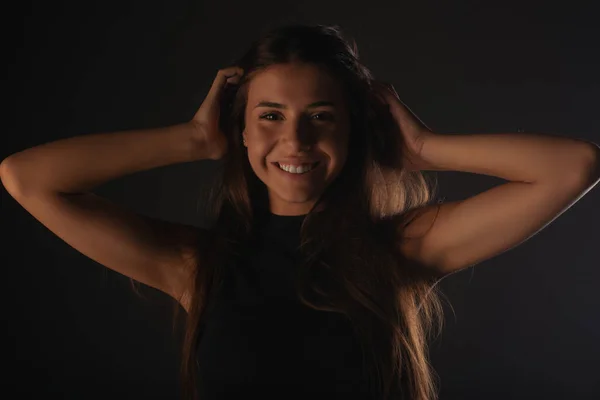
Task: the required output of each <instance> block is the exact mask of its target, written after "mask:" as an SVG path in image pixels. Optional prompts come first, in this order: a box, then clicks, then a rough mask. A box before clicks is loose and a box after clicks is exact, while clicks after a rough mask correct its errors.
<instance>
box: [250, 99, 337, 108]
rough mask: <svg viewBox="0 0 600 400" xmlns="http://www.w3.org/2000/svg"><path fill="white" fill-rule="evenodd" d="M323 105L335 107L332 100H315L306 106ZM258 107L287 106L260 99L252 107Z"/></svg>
mask: <svg viewBox="0 0 600 400" xmlns="http://www.w3.org/2000/svg"><path fill="white" fill-rule="evenodd" d="M324 106H331V107H335V104H334V103H333V102H332V101H317V102H314V103H311V104H309V105H308V106H307V107H306V108H316V107H324ZM258 107H272V108H283V109H286V108H287V106H286V105H284V104H280V103H274V102H272V101H261V102H260V103H258V104H257V105H256V106H255V107H254V108H258Z"/></svg>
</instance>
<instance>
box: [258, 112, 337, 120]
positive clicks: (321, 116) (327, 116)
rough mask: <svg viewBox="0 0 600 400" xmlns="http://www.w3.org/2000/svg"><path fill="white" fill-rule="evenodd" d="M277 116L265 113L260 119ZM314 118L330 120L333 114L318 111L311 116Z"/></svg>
mask: <svg viewBox="0 0 600 400" xmlns="http://www.w3.org/2000/svg"><path fill="white" fill-rule="evenodd" d="M275 117H277V118H278V117H279V115H277V114H275V113H268V114H263V115H261V116H260V119H265V120H267V121H275ZM311 118H312V119H315V120H317V121H329V120H332V119H333V116H332V115H331V114H330V113H327V112H325V113H318V114H314V115H312V116H311Z"/></svg>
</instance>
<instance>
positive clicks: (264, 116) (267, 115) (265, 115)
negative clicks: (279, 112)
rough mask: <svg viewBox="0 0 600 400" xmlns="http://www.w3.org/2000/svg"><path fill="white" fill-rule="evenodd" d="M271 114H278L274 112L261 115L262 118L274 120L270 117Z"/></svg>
mask: <svg viewBox="0 0 600 400" xmlns="http://www.w3.org/2000/svg"><path fill="white" fill-rule="evenodd" d="M271 116H276V114H274V113H268V114H263V115H261V116H260V119H266V120H267V121H273V120H272V119H271V118H269V117H271Z"/></svg>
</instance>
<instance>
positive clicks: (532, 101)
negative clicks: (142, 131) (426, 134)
mask: <svg viewBox="0 0 600 400" xmlns="http://www.w3.org/2000/svg"><path fill="white" fill-rule="evenodd" d="M551 4H553V3H551V2H521V3H520V4H519V3H518V2H507V1H503V2H474V1H472V2H442V1H440V2H430V1H428V2H424V1H418V2H415V1H410V2H409V1H393V2H392V1H390V2H383V1H376V0H370V1H368V2H365V3H352V4H351V3H349V2H346V1H336V2H333V1H329V2H326V1H312V0H306V1H297V2H294V3H292V2H279V1H278V2H269V1H253V2H251V1H246V2H241V1H227V2H201V1H192V0H187V1H184V0H170V1H164V2H158V1H141V0H138V1H131V0H123V1H119V2H106V1H102V2H100V1H94V2H72V1H71V2H64V1H63V2H42V1H35V2H20V3H18V4H14V5H13V7H17V8H14V9H5V13H4V20H5V23H4V24H2V25H3V26H2V30H3V32H4V34H3V38H2V40H3V41H4V42H5V43H4V44H5V45H4V46H3V49H4V53H5V55H6V56H7V57H6V59H5V63H4V66H3V69H4V70H5V73H4V74H3V76H2V78H3V84H2V87H3V95H4V96H3V97H4V98H5V101H4V102H3V103H4V106H3V114H4V115H3V118H2V119H3V123H4V124H5V129H3V131H4V132H2V134H1V135H0V137H1V139H2V145H1V147H0V157H2V158H4V157H6V156H8V155H9V154H12V153H14V152H16V151H19V150H22V149H25V148H27V147H31V146H34V145H37V144H41V143H43V142H47V141H52V140H57V139H60V138H64V137H71V136H75V135H81V134H89V133H93V132H104V131H116V130H122V129H130V128H143V127H155V126H164V125H168V124H173V123H178V122H183V121H185V120H187V119H189V118H191V116H192V115H193V112H194V111H195V109H196V108H197V107H198V106H199V105H200V103H201V101H202V99H203V97H204V95H205V94H206V92H207V90H208V88H209V87H210V84H211V83H212V80H213V79H214V76H215V74H216V71H217V69H219V68H221V67H224V66H225V65H227V64H228V63H229V62H230V61H231V60H233V59H234V58H235V57H237V56H238V55H239V54H240V52H241V51H243V50H244V49H245V48H246V47H247V45H248V44H249V43H250V41H251V40H252V39H254V38H255V37H256V36H257V35H259V34H260V33H261V32H263V31H264V30H266V29H268V28H270V27H273V26H276V25H280V24H283V23H291V22H311V23H324V24H339V25H340V26H341V27H342V28H343V29H344V31H345V32H346V33H347V34H348V35H349V36H351V37H354V38H355V39H356V40H357V42H358V45H359V50H360V54H361V56H362V58H363V60H364V61H365V63H366V64H367V65H368V66H369V67H370V68H371V69H372V70H373V72H374V73H375V75H376V77H378V78H380V79H382V80H385V81H388V82H392V83H393V84H394V85H395V87H396V89H397V90H398V92H399V94H400V96H401V97H402V99H403V100H404V101H405V102H406V103H407V104H408V105H409V107H411V109H413V110H414V111H415V112H416V114H417V115H418V116H419V117H420V118H421V119H422V120H423V121H425V123H426V124H427V125H429V126H430V127H431V128H432V129H433V130H434V131H437V132H439V133H484V132H490V133H492V132H509V131H510V132H516V131H525V132H529V131H530V132H534V131H535V132H545V133H554V134H560V135H564V136H571V137H575V138H580V139H585V140H589V141H593V142H595V143H600V117H599V115H600V114H599V111H598V107H599V102H598V96H599V95H600V80H599V79H598V74H597V72H598V71H600V52H599V51H598V42H599V39H600V29H599V28H598V24H597V23H596V22H595V21H594V15H595V14H594V12H593V9H592V6H591V5H589V6H583V5H581V4H578V3H575V2H569V3H567V4H560V5H559V4H558V3H557V4H556V8H552V6H551ZM590 4H591V2H590ZM215 166H216V163H215V162H210V161H206V162H204V161H203V162H197V163H189V164H180V165H173V166H169V167H166V168H160V169H156V170H152V171H147V172H143V173H139V174H135V175H132V176H127V177H123V178H121V179H118V180H115V181H113V182H109V183H108V184H106V185H103V186H102V187H100V188H98V189H97V190H96V193H98V194H101V195H104V196H106V197H108V198H110V199H112V200H114V201H117V202H120V203H121V204H124V205H127V206H129V207H131V208H132V209H135V210H136V211H138V212H142V213H145V214H148V215H152V216H155V217H160V218H164V219H168V220H172V221H178V222H185V223H193V224H198V225H202V223H203V221H202V218H201V215H200V214H198V213H197V210H196V201H197V199H198V195H199V193H200V192H201V191H202V190H206V188H207V186H208V185H209V184H210V178H211V177H212V176H214V170H215ZM437 176H438V180H439V184H440V186H439V193H438V196H439V197H440V199H445V200H446V201H450V200H456V199H462V198H466V197H469V196H472V195H474V194H476V193H478V192H481V191H483V190H486V189H489V188H490V187H492V186H495V185H497V184H499V183H501V182H502V181H501V180H500V179H497V178H494V177H489V176H481V175H475V174H465V173H458V172H439V173H437ZM0 193H1V201H2V203H1V207H2V208H1V213H0V218H1V226H2V238H3V240H2V241H1V242H0V243H1V246H2V248H1V251H2V258H1V260H2V261H1V263H2V274H3V275H2V281H3V286H4V288H5V290H3V295H4V296H5V301H3V302H2V304H3V306H4V311H3V313H2V316H3V318H2V320H3V323H4V325H5V327H4V328H3V330H2V331H3V333H4V334H5V335H6V339H5V340H4V341H3V345H6V349H7V351H6V352H5V354H7V355H8V356H7V357H3V360H4V361H5V363H6V365H5V367H6V368H4V371H8V373H6V372H5V373H4V374H3V379H4V380H5V383H6V384H8V386H6V387H7V388H11V387H14V388H15V389H16V390H17V393H18V395H17V397H18V398H33V396H34V395H38V396H44V397H50V398H64V399H100V398H103V399H105V398H119V399H120V398H128V399H142V398H144V399H148V398H176V396H177V394H178V393H179V386H178V383H177V368H178V363H179V356H178V353H177V351H178V343H177V341H176V340H174V339H173V336H172V333H171V314H170V304H171V303H170V301H169V298H167V297H166V296H165V295H163V294H162V293H160V292H157V291H155V290H153V289H151V288H148V287H143V289H142V291H143V294H144V295H145V299H141V298H139V297H137V296H136V295H135V294H134V293H132V291H131V288H130V286H129V282H128V279H127V278H125V277H124V276H122V275H119V274H117V273H114V272H112V271H110V270H107V269H106V268H104V267H103V266H101V265H99V264H97V263H95V262H93V261H91V260H89V259H87V258H86V257H85V256H83V255H81V254H80V253H78V252H77V251H75V250H74V249H72V248H71V247H69V246H68V245H66V244H65V243H64V242H62V241H61V240H60V239H58V238H57V237H56V236H54V235H53V234H52V233H51V232H50V231H48V230H47V229H46V228H45V227H44V226H42V225H41V224H39V223H38V222H37V221H36V220H35V219H33V217H31V216H30V215H29V214H28V213H27V212H26V211H25V210H24V209H23V208H22V207H21V206H20V205H19V204H18V203H16V202H15V201H14V200H13V199H12V198H11V197H10V196H9V195H8V194H7V193H6V191H5V190H4V189H2V191H1V192H0ZM599 204H600V192H598V190H596V191H592V192H591V193H590V194H588V195H587V196H586V197H584V198H583V199H582V200H581V201H579V202H578V203H577V204H576V205H575V206H574V207H572V208H571V209H570V210H568V211H567V212H566V213H565V214H563V215H562V216H561V217H560V218H559V219H557V220H556V221H554V222H553V223H552V224H550V225H549V226H548V227H547V228H546V229H545V230H543V231H542V232H540V233H539V234H537V235H536V236H534V237H533V238H531V239H530V240H528V241H527V242H526V243H524V244H523V245H521V246H519V247H517V248H515V249H513V250H510V251H508V252H506V253H504V254H502V255H500V256H497V257H495V258H493V259H491V260H488V261H486V262H484V263H481V264H479V265H478V266H476V267H475V268H470V269H468V270H464V271H461V272H459V273H457V274H455V275H452V276H450V277H448V278H447V279H445V280H444V281H443V282H442V283H441V288H442V290H443V292H444V293H445V294H446V296H447V297H448V300H449V303H450V304H451V305H452V308H450V306H448V305H446V310H447V311H446V324H445V330H444V333H443V335H442V336H441V337H440V338H438V339H437V340H436V341H435V342H433V343H432V345H431V357H432V363H433V366H434V368H435V369H436V371H437V373H438V374H439V376H440V380H441V393H440V399H441V400H451V399H534V398H535V399H538V398H539V399H557V400H558V399H573V400H575V399H577V400H583V399H592V398H600V383H599V382H600V379H598V364H599V363H600V345H599V344H598V341H599V339H600V323H599V314H598V310H599V309H600V298H599V296H598V293H599V291H598V289H597V288H598V285H599V283H598V282H599V281H600V279H599V278H600V269H599V268H598V266H599V265H600V251H599V250H598V245H599V244H600V240H599V239H600V233H599V231H598V229H599V228H598V227H599V226H600V213H599V211H598V205H599Z"/></svg>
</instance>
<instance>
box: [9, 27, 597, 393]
mask: <svg viewBox="0 0 600 400" xmlns="http://www.w3.org/2000/svg"><path fill="white" fill-rule="evenodd" d="M203 159H212V160H222V161H223V163H222V165H223V171H222V172H223V174H222V179H220V181H219V184H218V185H217V186H216V187H215V188H214V191H213V192H212V193H211V198H210V203H209V205H210V208H209V211H210V213H209V216H210V217H211V221H210V224H209V225H210V226H211V228H209V229H200V228H197V227H194V226H190V225H181V224H175V223H170V222H166V221H159V220H155V219H152V218H149V217H145V216H142V215H138V214H135V213H133V212H131V211H128V210H125V209H123V208H121V207H119V206H117V205H115V204H113V203H110V202H109V201H107V200H105V199H103V198H100V197H98V196H96V195H94V194H93V193H92V192H91V190H92V189H93V188H94V187H95V186H97V185H99V184H101V183H104V182H106V181H109V180H111V179H114V178H117V177H119V176H123V175H126V174H130V173H134V172H137V171H142V170H147V169H151V168H155V167H159V166H164V165H168V164H174V163H180V162H189V161H196V160H203ZM597 160H598V147H597V146H595V145H594V144H592V143H587V142H583V141H577V140H572V139H567V138H559V137H548V136H542V135H529V134H501V135H500V134H493V135H489V134H488V135H443V134H437V133H433V132H432V131H431V130H430V129H428V128H427V127H426V126H425V125H424V124H423V123H422V122H421V121H419V120H418V119H417V118H416V117H415V116H414V115H413V114H412V113H411V112H410V111H409V110H408V108H406V107H405V106H404V105H403V103H402V102H401V101H400V99H399V98H398V95H397V94H396V93H395V91H393V89H391V87H390V86H387V85H384V84H381V83H378V82H376V81H375V80H374V78H373V76H372V75H371V73H370V72H369V70H368V69H367V68H366V67H365V66H364V65H362V64H361V63H360V61H359V59H358V54H357V52H356V47H355V46H354V47H353V46H350V45H349V43H348V42H347V41H346V40H344V38H343V37H342V35H341V33H340V31H339V29H338V28H336V27H327V26H288V27H283V28H280V29H276V30H274V31H272V32H270V33H268V34H266V35H265V36H264V37H262V38H260V39H259V40H258V41H256V42H255V43H254V44H253V46H252V47H251V48H250V49H249V51H248V52H247V53H246V54H245V55H244V56H243V57H241V58H240V59H239V60H238V62H236V63H235V66H233V67H230V68H226V69H223V70H220V71H219V72H218V74H217V77H216V79H215V80H214V83H213V85H212V87H211V89H210V91H209V93H208V95H207V97H206V99H205V101H204V102H203V103H202V105H201V107H200V108H199V110H198V111H197V113H196V114H195V115H194V117H193V118H192V119H191V121H189V122H186V123H182V124H180V125H176V126H171V127H167V128H160V129H153V130H137V131H128V132H118V133H110V134H95V135H86V136H80V137H75V138H70V139H66V140H60V141H56V142H52V143H47V144H44V145H40V146H37V147H34V148H31V149H27V150H24V151H22V152H19V153H16V154H14V155H12V156H10V157H8V158H7V159H6V160H5V161H4V162H3V163H2V166H1V170H2V172H1V177H2V182H3V184H4V185H5V187H6V189H7V190H8V192H9V193H10V194H11V195H12V196H13V197H14V198H15V199H16V200H17V201H18V202H19V203H20V204H21V205H22V206H23V207H24V208H25V209H26V210H27V211H28V212H30V213H31V214H32V215H33V216H34V217H35V218H37V219H38V220H39V221H40V222H41V223H42V224H44V225H45V226H46V227H48V229H50V230H51V231H52V232H54V233H55V234H56V235H58V236H59V237H61V238H62V239H63V240H64V241H65V242H67V243H68V244H69V245H71V246H72V247H74V248H75V249H77V250H78V251H80V252H81V253H83V254H85V255H86V256H88V257H90V258H92V259H93V260H95V261H97V262H99V263H101V264H103V265H105V266H106V267H108V268H111V269H113V270H115V271H117V272H119V273H121V274H124V275H126V276H128V277H130V278H131V279H132V280H134V281H137V282H142V283H144V284H147V285H150V286H152V287H154V288H157V289H159V290H162V291H163V292H165V293H167V294H168V295H170V296H172V297H173V298H174V299H175V300H176V301H177V303H176V306H177V307H179V306H181V308H183V309H184V310H185V311H186V313H187V320H186V321H187V322H186V331H185V337H184V341H183V352H182V378H183V380H182V383H183V386H184V389H185V395H186V397H187V398H194V397H195V398H200V399H202V400H208V399H217V398H218V399H229V398H239V397H240V396H244V397H254V395H256V396H258V397H265V396H267V397H273V396H275V395H277V396H278V398H286V399H293V398H302V399H306V398H308V396H315V395H316V396H319V398H328V399H337V398H340V399H341V398H343V399H418V400H429V399H434V398H436V385H435V379H434V373H433V371H432V369H431V368H430V366H429V364H428V360H427V339H428V335H429V334H430V333H432V332H433V331H434V330H433V329H432V328H434V327H438V328H439V327H440V326H441V322H442V320H443V318H442V312H441V311H442V308H441V304H440V301H439V298H438V297H437V295H436V292H435V290H434V289H435V287H436V283H437V282H439V280H440V279H441V278H442V277H444V276H446V275H448V274H450V273H452V272H455V271H457V270H460V269H462V268H465V267H469V266H472V265H475V264H476V263H479V262H481V261H483V260H486V259H489V258H491V257H493V256H495V255H498V254H500V253H502V252H504V251H506V250H508V249H510V248H512V247H514V246H516V245H518V244H519V243H522V242H523V241H525V240H526V239H527V238H529V237H531V236H532V235H534V234H535V233H536V232H538V231H539V230H541V229H542V228H543V227H545V226H546V225H547V224H549V223H550V222H551V221H552V220H554V219H555V218H556V217H558V216H559V215H560V214H561V213H562V212H564V211H565V210H566V209H568V208H569V207H570V206H571V205H573V204H574V202H575V201H577V200H578V199H579V198H580V197H581V196H582V195H583V194H584V193H586V191H588V190H589V189H590V188H591V187H592V186H593V185H594V184H595V183H596V182H597V179H598V168H597V165H598V161H597ZM425 170H434V171H435V170H456V171H465V172H471V173H479V174H488V175H493V176H497V177H501V178H504V179H506V180H508V181H510V182H508V183H506V184H503V185H500V186H498V187H495V188H493V189H491V190H488V191H487V192H484V193H481V194H478V195H476V196H474V197H472V198H469V199H466V200H464V201H456V202H449V203H445V204H437V203H436V202H435V201H433V189H431V188H430V186H429V184H428V182H427V180H426V179H425V175H423V173H422V171H425Z"/></svg>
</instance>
